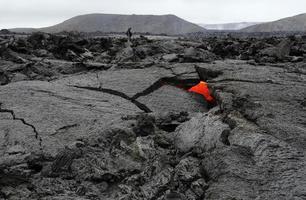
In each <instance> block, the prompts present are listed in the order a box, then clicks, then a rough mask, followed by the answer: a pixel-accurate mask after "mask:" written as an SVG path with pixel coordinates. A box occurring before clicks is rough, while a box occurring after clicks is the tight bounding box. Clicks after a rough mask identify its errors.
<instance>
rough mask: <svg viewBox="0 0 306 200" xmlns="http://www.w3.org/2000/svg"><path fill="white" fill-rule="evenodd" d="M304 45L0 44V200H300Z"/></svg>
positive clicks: (230, 40) (47, 40) (35, 38)
mask: <svg viewBox="0 0 306 200" xmlns="http://www.w3.org/2000/svg"><path fill="white" fill-rule="evenodd" d="M305 42H306V40H305V37H302V36H295V37H287V38H277V37H273V38H235V37H231V36H227V37H222V38H218V37H216V38H201V39H200V40H195V39H187V38H184V39H182V38H181V39H178V38H170V39H169V38H166V39H165V38H163V39H162V40H161V39H154V38H153V39H152V38H144V37H141V38H134V39H132V41H131V42H128V43H127V40H126V39H125V38H102V39H101V38H91V37H86V38H83V37H82V36H81V35H78V34H69V35H53V34H44V33H36V34H34V35H32V36H23V37H16V38H15V39H14V37H11V36H10V35H5V36H0V44H1V51H0V84H1V86H0V199H1V200H2V199H8V200H13V199H35V200H36V199H37V200H38V199H43V200H49V199H50V200H51V199H60V200H64V199H65V200H66V199H80V200H81V199H82V200H89V199H103V200H104V199H108V200H115V199H127V200H128V199H133V200H134V199H136V200H144V199H156V200H158V199H160V200H161V199H167V200H174V199H177V200H178V199H181V200H183V199H191V200H198V199H211V200H213V199H216V200H217V199H218V200H219V199H221V200H222V199H224V200H227V199H246V200H248V199H249V200H251V199H284V200H285V199H303V198H304V196H305V188H306V185H305V177H306V171H305V169H306V166H305V165H306V158H305V142H306V138H305V137H306V124H305V119H306V115H305V113H306V112H305V109H306V98H305V97H306V91H305V88H306V64H305V58H306V57H305V55H306V54H305V51H304V50H305V48H304V46H305ZM241 59H244V60H243V61H242V60H241ZM21 61H22V62H21ZM200 80H201V81H206V82H207V83H208V86H209V89H210V91H211V93H212V96H214V98H215V104H208V103H207V102H206V100H205V99H204V97H203V96H202V95H200V94H194V93H189V92H188V89H189V88H191V87H192V86H194V85H196V84H198V83H199V81H200Z"/></svg>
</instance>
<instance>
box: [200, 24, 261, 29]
mask: <svg viewBox="0 0 306 200" xmlns="http://www.w3.org/2000/svg"><path fill="white" fill-rule="evenodd" d="M256 24H260V22H239V23H226V24H199V25H200V26H202V27H203V28H205V29H208V30H219V31H222V30H240V29H243V28H246V27H249V26H253V25H256Z"/></svg>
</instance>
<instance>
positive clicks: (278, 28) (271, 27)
mask: <svg viewBox="0 0 306 200" xmlns="http://www.w3.org/2000/svg"><path fill="white" fill-rule="evenodd" d="M242 31H245V32H305V31H306V14H300V15H296V16H293V17H288V18H284V19H280V20H277V21H273V22H268V23H263V24H258V25H254V26H250V27H247V28H244V29H242Z"/></svg>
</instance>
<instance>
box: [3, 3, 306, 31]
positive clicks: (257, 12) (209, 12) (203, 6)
mask: <svg viewBox="0 0 306 200" xmlns="http://www.w3.org/2000/svg"><path fill="white" fill-rule="evenodd" d="M305 12H306V1H305V0H154V1H153V0H150V1H149V0H108V1H106V0H0V28H12V27H43V26H50V25H54V24H56V23H59V22H62V21H63V20H66V19H68V18H70V17H73V16H75V15H80V14H88V13H113V14H158V15H159V14H175V15H177V16H179V17H182V18H184V19H186V20H189V21H192V22H195V23H226V22H242V21H252V22H260V21H272V20H276V19H279V18H283V17H288V16H292V15H296V14H300V13H305Z"/></svg>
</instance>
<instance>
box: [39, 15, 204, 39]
mask: <svg viewBox="0 0 306 200" xmlns="http://www.w3.org/2000/svg"><path fill="white" fill-rule="evenodd" d="M129 27H132V28H133V31H134V32H139V33H151V34H168V35H177V34H185V33H192V32H200V31H205V29H204V28H202V27H200V26H198V25H196V24H193V23H190V22H187V21H185V20H183V19H181V18H179V17H177V16H175V15H160V16H158V15H114V14H89V15H80V16H76V17H73V18H71V19H68V20H66V21H64V22H63V23H60V24H57V25H54V26H51V27H46V28H42V29H39V30H40V31H44V32H51V33H54V32H62V31H78V32H95V31H100V32H107V33H109V32H115V33H122V32H125V31H126V30H127V29H128V28H129Z"/></svg>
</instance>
